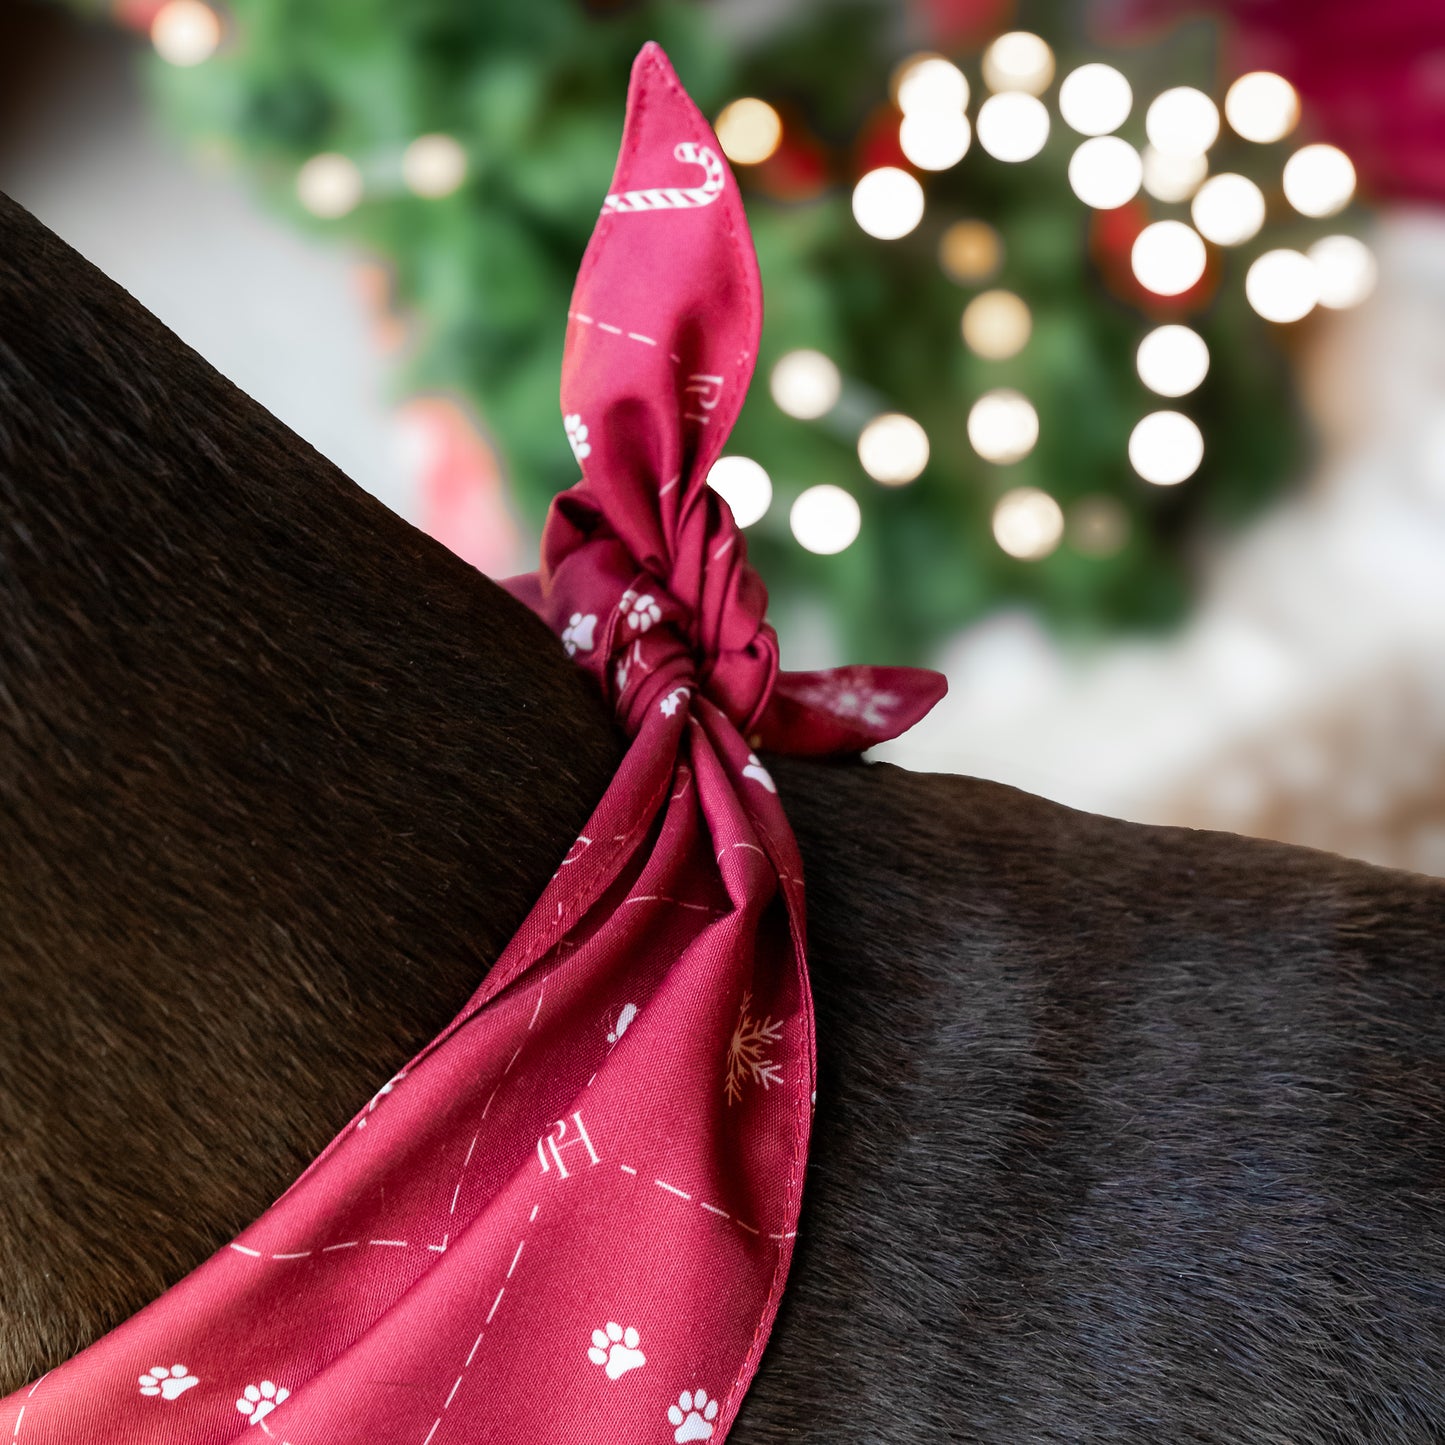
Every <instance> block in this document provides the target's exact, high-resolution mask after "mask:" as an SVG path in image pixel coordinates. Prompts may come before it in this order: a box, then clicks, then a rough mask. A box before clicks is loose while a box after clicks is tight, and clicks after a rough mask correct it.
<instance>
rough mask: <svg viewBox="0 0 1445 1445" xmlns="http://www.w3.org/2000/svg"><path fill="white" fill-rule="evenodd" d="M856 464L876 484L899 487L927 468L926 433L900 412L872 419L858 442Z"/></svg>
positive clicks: (910, 418) (888, 413)
mask: <svg viewBox="0 0 1445 1445" xmlns="http://www.w3.org/2000/svg"><path fill="white" fill-rule="evenodd" d="M858 460H859V461H860V462H862V464H863V470H864V471H865V472H867V473H868V475H869V476H870V477H872V478H873V480H874V481H875V482H882V483H883V484H884V486H888V487H901V486H902V485H903V484H904V483H905V482H911V481H912V480H913V479H914V478H915V477H916V476H918V474H919V473H920V472H921V471H922V470H923V469H924V467H926V466H927V465H928V433H927V432H925V431H924V430H923V428H922V427H921V426H919V425H918V423H917V422H916V421H914V420H913V418H912V417H911V416H904V415H902V413H900V412H896V411H894V412H886V413H884V415H882V416H875V417H874V418H873V420H872V421H870V422H869V423H868V425H867V426H865V427H864V428H863V431H862V434H861V435H860V436H859V438H858Z"/></svg>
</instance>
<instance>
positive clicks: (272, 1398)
mask: <svg viewBox="0 0 1445 1445" xmlns="http://www.w3.org/2000/svg"><path fill="white" fill-rule="evenodd" d="M290 1398H291V1391H290V1390H288V1389H287V1388H286V1386H285V1385H276V1384H273V1383H272V1382H271V1381H270V1380H262V1381H261V1383H260V1384H259V1385H247V1386H246V1391H245V1393H244V1394H243V1395H242V1396H241V1398H240V1399H239V1400H237V1401H236V1408H237V1409H238V1410H239V1411H240V1412H241V1413H242V1414H243V1415H249V1416H250V1417H251V1419H250V1423H251V1424H252V1425H259V1424H260V1423H261V1421H262V1420H264V1419H265V1418H266V1416H267V1415H269V1414H270V1413H271V1411H272V1410H274V1409H275V1408H276V1406H277V1405H279V1404H280V1403H281V1402H282V1401H283V1400H289V1399H290Z"/></svg>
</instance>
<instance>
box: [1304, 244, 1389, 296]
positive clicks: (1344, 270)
mask: <svg viewBox="0 0 1445 1445" xmlns="http://www.w3.org/2000/svg"><path fill="white" fill-rule="evenodd" d="M1309 258H1310V260H1311V261H1313V262H1314V264H1315V271H1316V272H1317V273H1318V276H1319V286H1320V305H1321V306H1328V307H1330V308H1331V309H1333V310H1336V311H1338V310H1343V309H1344V308H1345V307H1347V306H1358V305H1359V304H1360V302H1361V301H1363V300H1364V299H1365V297H1366V296H1368V295H1369V294H1370V292H1371V291H1373V290H1374V289H1375V282H1376V280H1377V279H1378V275H1379V272H1378V268H1377V267H1376V265H1375V258H1374V256H1373V255H1372V254H1371V252H1370V248H1369V247H1368V246H1367V245H1365V243H1364V242H1363V241H1357V240H1356V239H1355V238H1354V237H1353V236H1325V237H1323V238H1322V239H1321V240H1318V241H1316V242H1315V243H1314V245H1313V246H1311V247H1310V249H1309Z"/></svg>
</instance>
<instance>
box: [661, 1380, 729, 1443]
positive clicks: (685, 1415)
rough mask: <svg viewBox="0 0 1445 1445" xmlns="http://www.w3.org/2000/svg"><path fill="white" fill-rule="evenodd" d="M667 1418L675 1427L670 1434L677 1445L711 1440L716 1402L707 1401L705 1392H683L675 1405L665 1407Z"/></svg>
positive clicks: (715, 1415)
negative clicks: (692, 1441) (690, 1441)
mask: <svg viewBox="0 0 1445 1445" xmlns="http://www.w3.org/2000/svg"><path fill="white" fill-rule="evenodd" d="M667 1418H668V1419H669V1420H670V1421H671V1422H672V1424H674V1425H676V1426H677V1429H676V1430H674V1431H673V1432H672V1438H673V1439H674V1440H675V1441H677V1445H687V1442H688V1441H689V1440H711V1439H712V1422H713V1421H714V1420H716V1419H717V1401H716V1400H709V1399H708V1397H707V1391H706V1390H684V1391H683V1392H682V1394H680V1395H679V1396H678V1397H677V1404H675V1405H669V1406H668V1407H667Z"/></svg>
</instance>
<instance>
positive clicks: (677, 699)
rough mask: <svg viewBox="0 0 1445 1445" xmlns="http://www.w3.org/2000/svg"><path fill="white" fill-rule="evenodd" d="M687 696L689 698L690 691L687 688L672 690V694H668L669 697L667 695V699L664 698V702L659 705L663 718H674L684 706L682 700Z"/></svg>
mask: <svg viewBox="0 0 1445 1445" xmlns="http://www.w3.org/2000/svg"><path fill="white" fill-rule="evenodd" d="M687 696H688V689H687V688H685V687H675V688H673V690H672V691H671V692H670V693H668V695H667V696H666V697H665V698H663V700H662V701H661V702H660V703H659V704H658V707H659V708H660V709H661V710H662V715H663V717H672V716H673V714H674V713H676V712H677V710H678V708H679V707H681V706H682V700H683V698H685V697H687Z"/></svg>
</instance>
